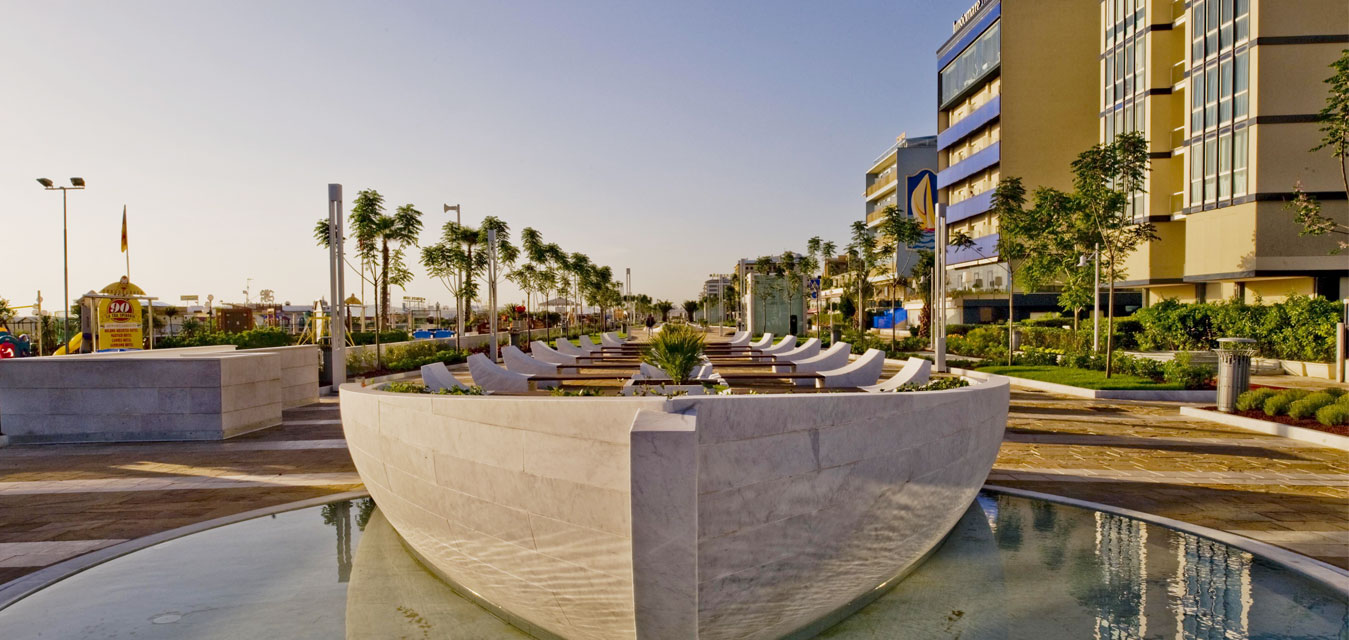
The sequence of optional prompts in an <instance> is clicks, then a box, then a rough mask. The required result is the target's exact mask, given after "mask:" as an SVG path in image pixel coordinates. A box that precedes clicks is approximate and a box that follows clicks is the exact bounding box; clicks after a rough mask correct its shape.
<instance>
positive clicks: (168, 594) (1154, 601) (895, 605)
mask: <svg viewBox="0 0 1349 640" xmlns="http://www.w3.org/2000/svg"><path fill="white" fill-rule="evenodd" d="M315 514H318V515H319V516H320V517H315ZM353 523H354V524H355V527H354V528H353V526H352V525H353ZM329 527H332V529H331V530H330V529H329ZM334 532H335V533H336V540H337V552H336V560H337V573H338V580H339V581H338V582H334V581H333V580H332V567H333V547H332V546H331V544H332V542H331V541H332V540H333V538H332V537H331V536H333V534H334ZM353 547H354V551H355V552H354V553H353ZM801 579H802V580H803V581H806V582H809V580H810V576H801ZM348 580H349V582H348ZM53 611H59V612H60V615H55V616H54V615H52V612H53ZM344 613H345V616H344V615H343V614H344ZM1347 614H1349V603H1346V601H1345V599H1344V597H1343V596H1342V595H1340V594H1337V593H1335V592H1333V591H1331V590H1329V589H1326V588H1324V587H1322V586H1320V585H1319V584H1317V583H1313V582H1311V581H1308V580H1306V579H1304V578H1302V577H1300V576H1299V575H1297V574H1294V573H1290V572H1287V571H1284V570H1282V569H1279V568H1278V567H1276V566H1274V565H1271V564H1269V563H1268V562H1265V561H1263V560H1260V559H1259V558H1253V557H1251V556H1250V555H1249V554H1246V553H1244V552H1241V551H1238V550H1235V549H1231V548H1229V547H1226V546H1224V545H1222V544H1219V543H1216V542H1212V541H1209V540H1205V539H1202V538H1196V537H1194V536H1190V535H1186V534H1182V533H1177V532H1175V531H1171V530H1169V529H1164V528H1161V527H1154V526H1151V525H1146V524H1143V523H1141V522H1138V521H1134V520H1131V519H1128V518H1122V517H1119V516H1114V515H1110V514H1105V513H1097V512H1093V511H1088V510H1085V509H1079V508H1075V507H1068V506H1062V505H1055V504H1052V503H1047V502H1042V501H1037V500H1028V499H1025V498H1018V497H1012V496H1006V495H998V494H981V495H980V496H979V498H978V499H977V500H976V502H975V504H973V505H972V506H971V507H970V509H969V511H967V512H966V513H965V514H964V516H963V517H962V518H961V520H960V522H959V523H958V524H957V525H956V528H955V529H954V530H953V531H952V533H951V535H950V536H948V537H947V539H946V540H945V541H944V542H943V543H942V545H941V546H940V547H939V548H938V549H937V551H936V552H935V553H934V554H933V555H932V557H931V558H929V559H928V560H927V561H926V562H924V563H923V564H922V565H920V566H919V567H918V568H917V570H915V571H914V572H913V574H911V575H910V576H908V577H907V578H905V579H904V580H903V581H902V582H900V584H899V585H898V586H896V587H895V588H894V589H893V590H891V591H890V592H888V593H886V594H885V595H884V596H882V597H881V598H880V599H878V600H877V601H875V602H873V603H871V604H870V605H868V606H867V607H865V608H863V609H862V610H861V611H859V612H858V613H857V614H855V615H854V616H852V617H850V618H848V619H847V620H844V621H843V622H842V623H840V624H838V625H835V626H834V627H832V628H830V629H828V630H826V631H825V632H824V633H823V634H822V635H821V637H825V638H831V639H837V640H854V639H862V638H866V639H868V640H872V639H874V640H880V639H887V640H889V639H895V640H904V639H908V638H914V639H918V638H921V639H928V638H960V639H962V640H986V639H996V640H1007V639H1015V640H1020V639H1026V640H1041V639H1046V638H1049V639H1053V638H1073V639H1077V638H1095V639H1101V640H1106V639H1110V640H1114V639H1119V640H1128V639H1133V638H1149V639H1151V638H1167V639H1171V638H1176V639H1181V640H1191V639H1193V640H1219V639H1221V640H1241V639H1244V638H1261V639H1274V638H1327V639H1335V638H1339V639H1341V640H1344V639H1345V638H1349V623H1346V615H1347ZM169 619H172V620H173V622H171V623H163V621H165V620H169ZM155 620H159V621H160V622H154V621H155ZM343 624H345V630H346V637H348V638H362V639H372V640H378V639H381V638H445V637H453V638H478V639H484V640H490V639H495V638H510V639H520V638H526V637H527V636H526V635H525V634H524V633H523V632H521V631H519V630H518V629H516V628H514V627H512V626H510V625H508V624H506V623H505V622H503V621H502V620H501V619H499V618H497V617H495V616H493V615H492V614H491V613H489V612H488V611H487V610H485V609H483V608H481V607H478V606H477V605H476V604H474V603H473V602H471V601H469V600H466V599H465V598H463V597H460V596H459V595H458V594H456V593H455V592H454V591H452V590H451V589H450V588H449V587H447V586H446V585H445V584H444V583H443V582H441V581H440V580H439V579H437V578H436V577H435V576H434V575H433V574H431V573H429V572H428V571H427V570H426V569H425V568H423V567H422V566H421V565H420V564H419V563H418V562H417V561H416V560H415V559H414V558H413V557H412V556H411V555H409V553H408V552H407V550H406V549H405V547H404V546H403V544H402V541H401V539H400V538H399V537H398V534H397V532H395V531H394V530H393V528H392V527H391V526H390V525H389V523H388V521H386V520H385V519H384V517H383V516H382V515H381V514H380V513H379V511H378V509H376V508H375V506H374V503H373V502H371V501H369V500H368V499H367V500H360V501H354V502H338V503H333V504H330V505H327V506H324V507H321V508H320V507H316V508H313V509H306V510H301V511H296V512H291V513H284V514H279V515H278V516H276V517H274V518H260V519H257V520H250V521H246V522H242V523H239V524H236V525H229V526H226V527H220V528H217V529H213V530H211V531H206V532H203V533H199V534H194V535H191V536H186V537H183V538H179V539H177V540H173V541H170V542H166V543H163V544H160V545H156V546H153V547H150V548H148V549H145V550H142V551H139V552H136V553H132V554H130V555H128V556H125V557H122V558H118V559H116V560H112V561H110V562H108V563H106V564H103V565H99V566H97V567H94V568H91V569H89V570H86V571H83V572H81V573H79V574H76V575H75V576H72V577H70V578H67V579H66V580H63V581H61V582H58V583H56V584H55V585H52V586H51V587H48V588H46V589H43V590H42V591H39V592H38V593H36V594H34V595H32V596H30V597H28V598H26V599H24V600H21V601H19V602H18V603H16V604H14V605H13V606H11V607H9V608H7V609H5V610H3V611H0V638H3V639H6V640H8V639H9V638H62V639H65V638H72V639H80V638H110V637H136V638H140V639H142V640H146V639H149V640H155V639H163V640H170V639H178V638H193V639H194V640H196V639H206V640H215V639H220V640H233V639H236V638H257V637H268V638H271V637H277V638H331V637H334V636H335V635H336V636H340V635H342V633H341V631H340V627H341V626H342V625H343Z"/></svg>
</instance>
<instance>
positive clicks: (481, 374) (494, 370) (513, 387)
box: [468, 353, 529, 392]
mask: <svg viewBox="0 0 1349 640" xmlns="http://www.w3.org/2000/svg"><path fill="white" fill-rule="evenodd" d="M468 372H469V373H470V374H471V375H472V376H473V384H476V385H478V386H479V387H482V388H483V389H484V390H486V391H489V392H500V391H529V376H527V375H525V374H523V373H516V372H514V371H507V370H505V369H503V368H501V366H500V365H498V364H497V363H495V362H492V361H491V360H490V359H488V358H487V356H485V355H483V354H481V353H475V354H473V355H471V356H469V357H468Z"/></svg>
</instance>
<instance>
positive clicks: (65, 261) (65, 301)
mask: <svg viewBox="0 0 1349 640" xmlns="http://www.w3.org/2000/svg"><path fill="white" fill-rule="evenodd" d="M66 193H67V192H66V189H65V187H61V268H62V270H63V272H64V276H63V280H62V282H63V283H64V284H63V287H64V291H63V293H64V294H65V297H64V298H62V303H61V307H62V310H63V311H64V312H65V315H64V319H63V320H62V321H61V344H64V345H67V346H69V345H70V335H69V333H70V327H69V325H70V249H69V246H70V245H69V244H68V242H67V240H66V235H67V234H66ZM66 353H67V355H68V354H69V349H67V352H66Z"/></svg>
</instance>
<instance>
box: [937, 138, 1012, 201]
mask: <svg viewBox="0 0 1349 640" xmlns="http://www.w3.org/2000/svg"><path fill="white" fill-rule="evenodd" d="M1001 151H1002V142H994V143H993V144H991V145H988V146H987V147H984V148H983V149H980V150H979V151H978V152H976V153H974V154H972V155H970V156H969V157H967V158H965V159H964V160H961V161H960V162H957V163H955V164H953V165H951V166H949V167H947V168H945V169H942V170H941V171H940V172H939V173H937V188H938V189H945V188H946V187H949V186H951V185H953V184H955V183H957V182H960V181H961V180H964V179H965V178H968V177H970V176H972V175H974V174H976V173H979V172H980V171H983V170H984V169H987V168H989V167H991V166H993V165H995V164H998V159H999V158H1000V157H1001Z"/></svg>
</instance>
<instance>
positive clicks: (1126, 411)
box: [988, 376, 1349, 568]
mask: <svg viewBox="0 0 1349 640" xmlns="http://www.w3.org/2000/svg"><path fill="white" fill-rule="evenodd" d="M1280 377H1285V378H1291V376H1280ZM1177 406H1178V405H1176V404H1171V403H1146V402H1127V401H1112V400H1084V399H1081V398H1068V397H1064V396H1055V395H1051V394H1047V393H1041V392H1035V391H1025V390H1013V392H1012V408H1011V413H1010V414H1009V417H1008V428H1007V436H1006V438H1005V440H1004V442H1003V446H1002V451H1001V454H1000V455H999V456H998V461H997V464H996V466H995V467H994V470H993V472H992V473H991V474H990V476H989V479H988V482H989V484H996V485H1004V486H1011V487H1019V488H1023V489H1029V490H1032V491H1042V492H1044V493H1053V494H1058V495H1063V496H1069V497H1073V498H1079V499H1082V500H1090V501H1093V502H1101V503H1105V504H1111V505H1115V506H1119V507H1124V508H1128V509H1135V510H1138V511H1143V512H1147V513H1152V514H1156V515H1160V516H1165V517H1168V518H1175V519H1177V520H1183V521H1185V522H1191V523H1194V524H1199V525H1203V526H1206V527H1212V528H1215V529H1222V530H1226V531H1230V532H1232V533H1236V534H1239V535H1243V536H1247V537H1250V538H1254V539H1257V540H1261V541H1263V542H1268V543H1270V544H1274V545H1278V546H1281V547H1285V548H1288V549H1292V550H1294V551H1297V552H1299V553H1303V554H1306V555H1309V556H1312V557H1315V558H1318V559H1320V560H1323V561H1325V562H1328V563H1331V564H1334V565H1337V566H1340V567H1346V568H1349V454H1345V453H1344V452H1343V451H1338V450H1335V449H1328V448H1325V447H1318V446H1315V445H1310V444H1306V443H1300V442H1295V441H1291V440H1286V439H1283V438H1278V437H1274V436H1266V435H1262V434H1258V433H1252V432H1250V431H1244V430H1240V429H1235V428H1232V427H1226V426H1223V425H1218V424H1215V423H1211V422H1207V421H1203V420H1197V419H1194V418H1188V417H1184V416H1180V415H1178V413H1177V408H1176V407H1177Z"/></svg>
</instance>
